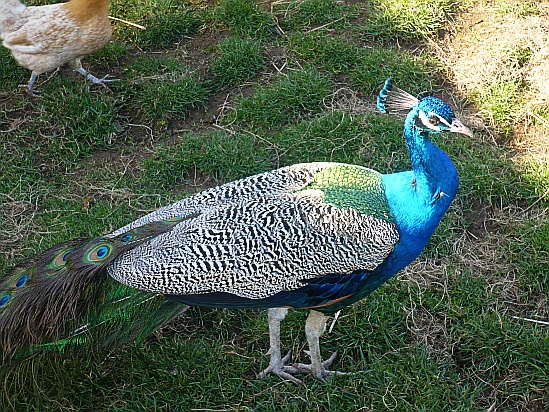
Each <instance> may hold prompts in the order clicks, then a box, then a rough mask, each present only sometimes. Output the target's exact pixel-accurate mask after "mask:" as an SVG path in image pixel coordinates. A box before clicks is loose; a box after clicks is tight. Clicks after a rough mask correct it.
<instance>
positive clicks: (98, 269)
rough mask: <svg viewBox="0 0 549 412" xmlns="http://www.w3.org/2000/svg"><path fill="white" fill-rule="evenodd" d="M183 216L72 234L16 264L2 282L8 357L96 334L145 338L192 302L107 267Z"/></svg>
mask: <svg viewBox="0 0 549 412" xmlns="http://www.w3.org/2000/svg"><path fill="white" fill-rule="evenodd" d="M181 219H182V218H179V217H177V218H174V219H169V220H162V221H157V222H153V223H150V224H147V225H144V226H141V227H137V228H134V229H132V230H129V231H127V232H125V233H123V234H120V235H118V236H116V237H113V238H107V237H99V238H96V239H92V240H89V239H78V240H71V241H68V242H64V243H61V244H59V245H57V246H54V247H52V248H50V249H48V250H46V251H44V252H42V253H41V254H39V255H38V256H36V257H35V258H34V259H32V260H29V261H27V262H25V263H23V264H22V265H20V266H18V267H16V268H15V269H14V270H13V271H12V273H11V274H10V275H8V276H7V277H6V278H5V279H4V280H3V281H2V282H1V283H0V351H1V353H2V362H6V361H9V360H11V359H12V358H13V357H14V356H15V355H17V354H20V353H21V352H22V353H25V350H28V349H33V348H34V349H36V348H37V347H43V348H57V349H63V348H64V347H65V346H67V345H68V344H83V343H87V342H90V341H93V340H94V338H95V339H97V341H98V342H99V341H100V342H101V343H102V344H105V345H109V344H113V343H114V342H115V341H129V340H135V339H137V340H139V339H142V338H144V337H145V336H147V335H148V334H149V333H150V332H152V331H154V330H155V329H157V328H159V327H160V326H162V325H163V324H164V323H166V322H168V321H169V320H171V319H172V318H173V317H175V316H177V315H178V314H180V313H181V312H183V311H184V310H185V309H186V307H185V306H184V305H181V304H180V303H177V302H174V301H170V300H167V299H166V298H164V297H163V296H159V295H153V294H149V293H145V292H140V291H137V290H134V289H131V288H129V287H127V286H125V285H122V284H120V283H119V282H117V281H116V280H114V279H112V278H110V277H109V276H108V274H107V270H106V268H107V266H108V265H109V263H111V262H112V261H113V260H114V259H116V258H117V257H118V256H120V254H122V253H124V252H125V251H127V250H129V249H131V248H134V247H136V246H138V245H141V244H142V243H144V242H146V241H148V240H150V239H152V238H154V237H155V236H158V235H159V234H161V233H164V232H167V231H169V230H171V228H172V227H173V226H175V224H177V223H178V222H180V221H181ZM143 314H146V315H145V316H143Z"/></svg>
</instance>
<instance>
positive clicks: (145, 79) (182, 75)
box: [120, 57, 208, 124]
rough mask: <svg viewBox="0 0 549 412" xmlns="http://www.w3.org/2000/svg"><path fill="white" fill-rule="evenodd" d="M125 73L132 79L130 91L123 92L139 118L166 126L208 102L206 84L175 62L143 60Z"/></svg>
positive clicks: (145, 58) (163, 59) (136, 62)
mask: <svg viewBox="0 0 549 412" xmlns="http://www.w3.org/2000/svg"><path fill="white" fill-rule="evenodd" d="M126 70H128V72H130V73H131V75H132V77H133V76H135V80H134V84H133V86H132V88H131V89H130V90H126V92H127V93H128V94H129V97H128V98H127V103H128V107H129V108H131V109H133V110H135V111H137V112H139V116H140V117H143V118H146V119H149V120H157V121H158V122H159V123H161V124H165V123H167V122H168V121H169V120H170V119H174V118H184V117H185V116H186V115H187V114H188V113H189V111H190V110H192V109H195V108H199V107H203V106H204V105H205V104H206V102H207V100H208V89H207V87H206V85H205V83H204V82H203V81H202V80H201V79H199V78H198V77H197V76H196V75H195V74H194V73H193V72H192V70H191V69H190V68H189V67H187V66H185V65H183V64H181V62H180V61H179V60H177V59H174V58H154V57H143V58H140V59H137V60H135V61H134V63H133V64H131V65H130V66H128V67H127V69H126ZM120 91H121V92H123V90H120Z"/></svg>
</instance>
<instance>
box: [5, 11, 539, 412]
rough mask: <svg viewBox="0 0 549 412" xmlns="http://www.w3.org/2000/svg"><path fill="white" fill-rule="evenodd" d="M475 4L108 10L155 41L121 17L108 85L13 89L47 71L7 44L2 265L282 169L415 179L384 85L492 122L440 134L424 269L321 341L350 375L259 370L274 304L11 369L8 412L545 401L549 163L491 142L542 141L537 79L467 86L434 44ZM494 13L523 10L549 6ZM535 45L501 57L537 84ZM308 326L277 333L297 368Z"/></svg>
mask: <svg viewBox="0 0 549 412" xmlns="http://www.w3.org/2000/svg"><path fill="white" fill-rule="evenodd" d="M56 1H57V0H51V1H50V0H48V1H46V0H44V1H34V2H32V4H33V5H37V4H49V3H54V2H56ZM472 4H473V3H472V2H470V1H469V0H463V1H452V2H450V1H445V0H436V1H430V2H426V1H423V0H390V1H378V0H367V1H361V2H339V1H335V0H299V1H297V0H296V1H287V2H276V3H273V14H271V12H270V8H269V4H267V3H261V2H256V1H252V0H219V1H217V2H215V3H212V2H206V1H203V2H202V1H198V2H196V1H193V2H190V1H175V0H155V1H152V0H145V1H143V2H131V1H129V0H112V2H111V15H113V16H115V17H119V18H123V19H126V20H130V21H133V22H135V23H138V24H142V25H145V26H146V27H147V30H145V31H142V30H139V29H137V28H135V27H131V26H128V25H125V24H123V23H119V22H113V26H114V39H113V41H112V42H110V43H109V44H108V45H107V46H106V47H104V48H103V49H102V50H100V51H98V52H96V53H94V54H93V55H90V56H86V57H85V58H84V60H83V64H84V67H86V69H89V70H90V71H91V72H92V73H94V74H96V75H99V76H101V77H102V76H104V75H105V74H107V73H109V74H111V75H112V76H113V77H115V78H117V79H118V81H117V82H115V83H114V84H112V85H111V86H110V87H109V89H105V88H102V87H97V86H91V85H90V84H89V83H88V82H86V80H85V79H83V78H82V77H81V76H80V75H78V74H75V73H73V72H72V71H71V70H70V69H67V68H66V67H63V68H61V70H60V71H59V72H58V73H55V74H53V73H52V74H44V75H41V76H40V78H39V81H38V84H37V89H38V90H39V92H40V94H41V97H40V98H37V99H34V98H30V97H29V96H28V95H27V94H26V93H25V91H24V89H22V88H19V87H18V85H19V84H25V83H26V82H27V81H28V78H29V76H30V72H29V71H28V70H27V69H24V68H21V67H20V66H18V65H17V64H16V63H15V62H14V60H13V59H12V57H11V55H10V54H9V52H8V51H7V50H6V49H4V48H0V227H1V228H2V230H1V231H0V274H5V273H8V272H9V271H10V270H11V268H12V267H13V266H14V265H16V264H19V263H21V262H23V261H24V259H25V258H27V257H29V256H33V255H34V254H35V253H38V252H40V251H43V250H45V249H46V248H48V247H50V246H52V245H55V244H57V243H59V242H62V241H65V240H68V239H71V238H77V237H95V236H100V235H102V234H105V233H109V232H111V231H112V230H114V229H116V228H118V227H121V226H122V225H124V224H126V223H128V222H130V221H132V220H133V219H136V218H137V217H139V216H142V215H143V214H145V213H147V212H148V211H152V210H155V209H157V208H159V207H161V206H164V205H167V204H170V203H171V202H173V201H176V200H178V199H181V198H182V197H185V196H188V195H190V194H192V193H195V192H196V191H198V190H202V189H205V188H208V187H211V186H213V185H215V184H219V183H223V182H227V181H231V180H234V179H238V178H242V177H246V176H250V175H253V174H255V173H260V172H263V171H267V170H271V169H273V168H275V167H278V166H285V165H289V164H293V163H298V162H310V161H336V162H347V163H355V164H362V165H365V166H367V167H371V168H374V169H376V170H379V171H381V172H383V173H392V172H398V171H402V170H407V169H409V167H410V161H409V158H408V154H407V151H406V145H405V142H404V140H403V138H402V119H399V118H397V117H393V116H386V115H381V114H379V113H377V112H376V111H375V109H374V106H375V99H376V95H377V92H378V91H379V88H380V87H381V86H382V84H383V82H384V80H385V79H386V78H387V77H389V76H391V77H393V78H394V79H395V82H396V85H397V86H398V87H400V88H402V89H405V90H407V91H409V92H411V93H413V94H419V95H421V96H422V95H425V94H427V93H432V94H435V95H436V96H438V97H443V98H444V99H445V100H447V101H448V102H449V103H450V104H451V105H452V107H454V108H455V109H456V113H459V114H460V115H461V114H462V113H463V112H464V110H463V109H464V108H465V109H466V112H469V113H473V117H474V118H475V119H476V122H480V121H481V120H483V121H484V127H485V128H483V127H479V129H478V130H476V131H475V136H474V137H473V138H469V137H466V136H462V135H440V136H433V141H434V143H436V144H437V145H438V146H439V147H441V148H442V149H443V150H444V151H445V152H446V153H448V155H449V156H450V157H451V158H452V159H453V161H454V163H455V164H456V167H457V169H458V171H459V175H460V189H459V192H458V197H457V198H456V200H455V202H454V203H453V204H452V206H451V208H450V210H449V211H448V213H447V214H446V216H445V217H444V219H443V220H442V222H441V224H440V226H439V227H438V229H437V230H436V232H435V234H434V235H433V237H432V239H431V241H430V242H429V244H428V246H427V248H426V250H425V251H424V252H423V253H422V255H421V256H420V258H419V259H418V260H417V261H416V262H414V263H413V264H412V265H410V266H409V267H408V268H407V269H405V270H404V271H402V272H401V273H399V274H398V275H397V276H396V277H395V278H393V279H391V280H389V281H388V282H387V284H385V285H384V286H382V287H381V288H380V289H379V290H378V291H376V292H375V293H373V294H372V295H371V296H369V297H368V298H367V299H364V300H363V301H362V302H360V303H358V304H356V305H354V306H352V307H348V308H346V309H345V310H343V311H342V313H341V316H340V317H339V319H338V320H337V322H336V323H335V325H334V327H333V330H332V331H331V332H329V333H328V332H327V333H326V334H325V335H324V336H323V337H322V338H321V348H322V354H323V356H325V357H326V356H328V355H329V354H330V353H331V352H333V351H335V350H337V351H338V357H337V358H336V361H335V364H334V365H333V368H334V369H337V370H343V371H347V372H350V374H349V375H345V376H340V377H337V378H335V379H333V380H330V381H328V382H327V383H324V382H320V381H317V380H315V379H313V378H312V377H308V376H305V377H303V379H304V381H305V382H306V384H307V387H306V388H303V387H297V386H295V385H293V384H288V383H284V382H282V381H281V380H280V379H279V378H278V377H268V378H266V379H263V380H260V379H257V377H256V376H257V373H258V372H260V371H261V370H263V369H264V368H265V367H267V365H268V356H267V355H266V352H267V350H268V345H269V342H268V327H267V320H266V313H265V311H238V310H234V311H228V310H210V309H200V308H191V309H189V310H188V311H187V312H186V313H185V314H183V316H181V318H179V319H177V320H176V321H174V322H173V323H172V324H171V325H170V326H169V327H167V328H164V329H162V330H161V331H159V332H157V333H155V334H153V335H152V336H150V337H149V338H148V339H147V340H146V341H145V342H144V343H141V344H137V343H136V344H129V345H127V346H125V347H115V348H107V349H98V348H89V349H88V348H86V349H84V350H78V349H68V350H67V351H66V352H65V353H63V354H60V353H54V352H48V353H37V354H36V355H35V356H33V357H31V358H29V359H27V360H25V361H23V362H22V363H21V364H18V365H11V366H6V365H4V366H2V367H0V410H1V411H74V410H82V411H88V410H90V411H92V410H93V411H168V410H169V411H189V410H216V411H218V410H228V411H274V410H276V411H288V412H290V411H291V412H297V411H311V410H322V411H346V410H349V411H351V410H352V411H354V410H364V411H383V410H388V409H389V410H393V411H486V410H490V408H492V409H491V410H498V411H517V410H524V411H542V410H548V409H549V376H548V374H549V372H548V369H547V367H546V365H548V364H549V339H548V329H547V325H545V324H543V323H536V322H533V321H532V320H534V321H535V320H537V321H541V322H547V321H549V313H548V310H547V297H548V294H549V290H548V286H547V285H548V284H549V271H548V269H547V268H548V267H549V266H548V263H549V262H548V261H549V249H548V245H549V224H548V223H547V204H548V199H549V196H548V195H547V191H548V190H549V167H548V163H547V161H546V159H545V158H543V157H528V153H526V152H525V153H522V155H523V156H522V157H520V158H519V159H518V160H517V158H513V155H514V150H517V147H514V146H512V147H508V146H506V145H502V144H497V143H496V142H502V141H504V142H506V144H509V145H511V144H512V143H513V138H514V135H515V133H516V132H517V131H518V132H520V133H524V132H525V131H526V133H524V135H526V136H528V133H536V132H535V130H542V131H543V130H544V126H543V125H544V121H545V120H546V119H547V118H548V116H547V110H545V109H544V108H543V107H536V108H535V110H536V111H535V113H536V114H537V115H538V117H539V119H537V120H536V121H535V122H533V123H534V125H533V126H535V127H533V128H530V126H531V124H530V123H528V122H526V121H525V120H524V116H522V115H521V113H522V110H523V108H524V107H526V105H527V104H528V101H529V100H528V99H529V98H530V94H529V93H528V92H531V91H532V90H529V89H528V83H526V82H525V79H526V78H525V77H524V76H518V77H517V78H516V79H515V80H516V81H508V80H501V81H498V82H495V83H493V84H490V85H487V87H485V88H484V89H483V90H481V91H480V92H478V93H470V94H467V92H466V89H465V88H464V89H460V90H459V92H458V91H456V90H455V89H454V88H453V87H452V84H453V83H452V82H453V80H452V78H451V77H450V78H448V76H447V73H450V72H451V68H448V67H445V66H444V64H445V60H444V59H443V58H436V57H435V54H434V53H435V52H434V51H433V50H435V49H436V48H433V47H432V46H431V45H429V44H428V42H427V41H426V40H425V39H429V42H435V43H436V42H438V41H439V39H438V38H437V36H436V35H437V34H438V33H440V31H441V30H448V31H449V32H452V30H454V29H456V27H455V26H453V25H452V24H453V23H452V22H451V20H452V18H453V16H454V13H455V12H456V11H458V10H462V11H464V12H465V13H469V10H470V7H472V6H471V5H472ZM489 5H491V6H490V7H492V8H494V7H495V9H494V10H495V12H497V13H503V14H505V17H506V19H507V18H508V19H511V18H520V19H525V18H526V17H528V16H532V15H535V14H536V13H537V12H536V11H535V10H534V9H536V10H538V7H537V6H536V4H535V3H533V2H521V3H520V4H519V2H517V3H516V4H515V3H509V4H507V3H505V2H500V1H496V2H491V3H489ZM534 6H535V7H534ZM476 16H477V17H478V15H476ZM517 16H518V17H517ZM464 17H471V18H472V17H475V16H469V15H468V14H466V15H465V16H464ZM465 20H466V19H465ZM475 21H476V20H475ZM488 21H490V19H488V18H487V20H486V22H488ZM279 28H280V29H282V31H280V30H279ZM457 29H459V27H458V28H457ZM282 32H284V34H285V35H284V36H283V35H282V34H281V33H282ZM403 45H404V46H403ZM496 46H497V45H494V47H496ZM535 53H536V50H535V49H534V48H529V47H525V46H523V45H520V46H517V47H509V48H508V50H506V55H507V56H508V62H506V64H508V65H509V67H513V68H514V69H516V70H517V71H520V72H521V73H523V72H526V70H527V69H528V67H529V65H530V64H531V63H532V62H533V61H535V58H536V57H538V56H536V55H535ZM465 123H467V120H465ZM476 125H478V123H475V126H476ZM536 128H537V129H536ZM540 133H541V132H540ZM524 135H521V137H524ZM538 137H542V135H541V134H540V135H539V136H538ZM540 141H542V140H540ZM519 149H520V148H519ZM89 198H93V199H94V202H93V204H92V205H91V207H89V209H85V208H84V207H83V201H84V199H89ZM305 317H306V313H305V312H304V311H291V312H290V314H289V316H288V318H287V319H286V320H285V321H284V323H283V328H282V331H281V334H282V336H281V337H282V345H283V349H284V350H290V349H291V350H292V352H293V354H294V359H297V360H299V361H307V360H308V357H307V356H306V355H305V354H304V352H303V351H304V350H305V349H306V346H307V343H306V338H305V334H304V330H303V328H304V320H305ZM528 319H530V320H528ZM328 325H329V326H331V320H330V321H329V324H328ZM52 382H53V383H52Z"/></svg>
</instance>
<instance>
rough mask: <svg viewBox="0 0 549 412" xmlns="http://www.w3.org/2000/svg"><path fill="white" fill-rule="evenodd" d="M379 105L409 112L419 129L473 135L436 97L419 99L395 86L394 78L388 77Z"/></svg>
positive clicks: (387, 110) (380, 107) (382, 110)
mask: <svg viewBox="0 0 549 412" xmlns="http://www.w3.org/2000/svg"><path fill="white" fill-rule="evenodd" d="M377 107H378V109H379V110H380V111H381V112H383V113H387V112H400V113H406V114H408V117H409V118H410V120H411V121H413V123H414V125H415V127H416V128H417V129H419V131H423V132H429V133H443V132H455V133H461V134H465V135H467V136H470V137H472V136H473V132H471V130H469V128H467V127H466V126H464V125H463V124H462V123H461V122H460V121H459V120H458V119H456V116H455V114H454V111H453V110H452V109H451V108H450V106H448V105H447V104H446V103H444V102H443V101H442V100H440V99H437V98H436V97H432V96H427V97H424V98H423V99H421V100H418V99H417V98H415V97H414V96H412V95H411V94H409V93H407V92H405V91H404V90H401V89H398V88H395V87H393V80H392V79H390V78H389V79H387V80H386V81H385V85H384V86H383V89H382V90H381V91H380V92H379V96H378V98H377Z"/></svg>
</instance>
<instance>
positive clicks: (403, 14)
mask: <svg viewBox="0 0 549 412" xmlns="http://www.w3.org/2000/svg"><path fill="white" fill-rule="evenodd" d="M457 4H458V2H456V1H454V0H388V1H387V0H374V1H372V2H371V5H370V8H369V9H368V17H367V19H366V23H367V25H366V26H365V27H364V31H365V33H366V34H367V35H369V36H372V37H373V38H375V39H378V40H382V39H386V38H397V39H402V40H414V39H422V38H429V37H432V36H434V35H436V34H437V33H438V32H439V31H440V30H442V29H443V28H444V27H445V25H446V24H447V22H448V21H449V20H450V18H451V16H452V15H453V14H454V13H455V12H456V11H457V10H456V5H457Z"/></svg>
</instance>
